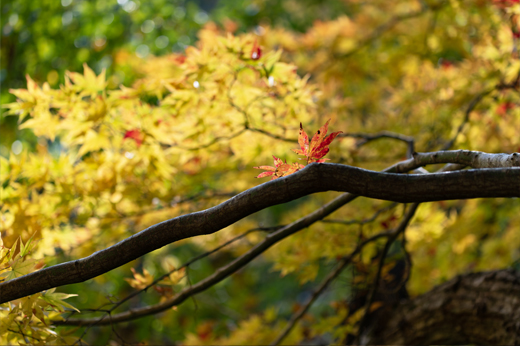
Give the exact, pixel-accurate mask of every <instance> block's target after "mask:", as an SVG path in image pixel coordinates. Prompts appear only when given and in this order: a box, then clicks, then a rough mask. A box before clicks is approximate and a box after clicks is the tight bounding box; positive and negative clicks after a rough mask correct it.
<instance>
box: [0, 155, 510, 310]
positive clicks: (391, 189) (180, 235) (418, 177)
mask: <svg viewBox="0 0 520 346" xmlns="http://www.w3.org/2000/svg"><path fill="white" fill-rule="evenodd" d="M323 191H342V192H349V193H352V194H355V195H359V196H365V197H370V198H376V199H384V200H390V201H396V202H402V203H409V202H429V201H441V200H450V199H466V198H479V197H520V168H519V167H512V168H489V169H472V170H465V171H457V172H444V173H432V174H410V175H406V174H395V173H380V172H374V171H368V170H365V169H361V168H356V167H351V166H346V165H339V164H310V165H308V166H307V167H306V168H305V169H302V170H301V171H299V172H296V173H294V174H291V175H289V176H287V177H283V178H280V179H276V180H273V181H270V182H268V183H265V184H262V185H259V186H256V187H254V188H252V189H249V190H246V191H244V192H242V193H240V194H238V195H236V196H235V197H233V198H231V199H229V200H227V201H226V202H224V203H221V204H220V205H218V206H215V207H213V208H209V209H207V210H204V211H199V212H195V213H191V214H188V215H182V216H179V217H176V218H173V219H170V220H167V221H164V222H161V223H159V224H156V225H154V226H151V227H149V228H147V229H145V230H143V231H141V232H139V233H137V234H135V235H133V236H131V237H129V238H127V239H125V240H123V241H121V242H119V243H117V244H115V245H113V246H111V247H109V248H107V249H104V250H101V251H98V252H96V253H94V254H92V255H90V256H88V257H86V258H82V259H79V260H76V261H71V262H66V263H62V264H58V265H55V266H52V267H49V268H45V269H42V270H39V271H36V272H34V273H30V274H28V275H24V276H22V277H19V278H16V279H13V280H11V281H7V282H4V283H0V303H5V302H8V301H11V300H14V299H17V298H21V297H25V296H28V295H31V294H34V293H37V292H41V291H43V290H46V289H50V288H53V287H58V286H62V285H67V284H72V283H78V282H83V281H85V280H88V279H92V278H94V277H96V276H98V275H101V274H104V273H106V272H108V271H110V270H112V269H115V268H117V267H119V266H121V265H123V264H126V263H128V262H130V261H132V260H134V259H136V258H138V257H141V256H143V255H145V254H147V253H149V252H151V251H154V250H156V249H159V248H161V247H163V246H165V245H167V244H170V243H173V242H175V241H178V240H181V239H185V238H189V237H194V236H198V235H203V234H211V233H214V232H217V231H219V230H221V229H223V228H225V227H227V226H229V225H231V224H233V223H235V222H237V221H238V220H240V219H242V218H244V217H246V216H248V215H251V214H253V213H255V212H257V211H260V210H262V209H264V208H267V207H269V206H273V205H276V204H280V203H286V202H289V201H292V200H295V199H297V198H300V197H303V196H306V195H309V194H311V193H316V192H323Z"/></svg>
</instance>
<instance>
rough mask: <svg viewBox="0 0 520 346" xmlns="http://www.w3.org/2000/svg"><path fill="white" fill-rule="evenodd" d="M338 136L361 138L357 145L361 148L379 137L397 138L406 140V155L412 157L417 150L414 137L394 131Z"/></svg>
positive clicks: (342, 134)
mask: <svg viewBox="0 0 520 346" xmlns="http://www.w3.org/2000/svg"><path fill="white" fill-rule="evenodd" d="M338 137H351V138H359V139H361V141H359V142H358V143H357V144H356V146H357V147H358V148H359V147H361V146H362V145H365V144H366V143H368V142H371V141H375V140H377V139H383V138H391V139H397V140H398V141H402V142H405V143H406V145H407V148H408V149H407V150H406V157H411V156H412V153H413V152H414V151H415V149H414V139H413V137H410V136H405V135H402V134H400V133H394V132H389V131H382V132H378V133H375V134H366V133H341V134H339V135H338Z"/></svg>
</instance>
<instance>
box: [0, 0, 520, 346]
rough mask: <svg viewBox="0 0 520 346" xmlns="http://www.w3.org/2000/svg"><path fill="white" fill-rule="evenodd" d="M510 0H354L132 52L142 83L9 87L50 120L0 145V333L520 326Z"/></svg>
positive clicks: (163, 334) (390, 338) (480, 335)
mask: <svg viewBox="0 0 520 346" xmlns="http://www.w3.org/2000/svg"><path fill="white" fill-rule="evenodd" d="M291 6H304V5H298V4H292V5H291ZM518 15H520V5H519V4H518V3H517V2H516V1H493V2H485V1H462V2H459V1H424V2H423V1H413V0H403V1H399V2H398V3H397V4H396V3H393V2H385V1H379V0H374V1H370V2H368V3H360V2H356V1H353V2H352V3H351V4H349V5H348V16H339V17H337V18H336V19H333V20H329V21H321V22H320V21H318V22H315V23H314V24H313V25H312V26H311V27H310V28H308V30H306V31H304V32H296V31H292V30H288V29H286V28H283V27H280V26H278V27H269V26H267V25H262V27H261V28H256V29H255V32H254V33H252V32H248V33H243V34H237V35H232V34H230V33H229V32H226V31H227V30H226V28H225V27H224V28H223V29H222V28H219V27H218V26H217V25H216V24H214V23H208V24H207V25H206V26H205V27H204V28H203V29H202V30H201V31H200V32H199V41H198V42H197V44H196V45H195V46H191V47H188V48H186V50H185V51H184V52H183V53H172V54H167V55H164V56H157V57H154V56H149V57H147V58H146V59H142V58H138V57H136V56H133V55H132V54H130V53H128V54H125V55H124V56H125V59H121V60H120V61H118V62H117V64H119V66H118V68H121V69H129V70H132V71H134V73H135V75H138V76H141V77H140V78H138V79H136V81H135V82H134V83H133V84H131V85H121V86H117V87H115V86H114V85H111V83H110V82H109V78H110V76H107V74H106V72H105V71H103V70H98V71H97V72H95V71H94V70H92V69H91V67H89V66H88V65H84V67H83V73H79V72H67V73H66V74H65V75H64V82H63V83H62V85H60V86H59V88H53V87H51V85H50V84H48V83H41V82H40V81H36V80H34V79H33V78H32V77H31V76H27V79H26V80H27V86H26V89H12V90H11V93H12V94H13V95H14V96H15V97H16V101H15V102H12V103H9V104H7V105H5V106H4V107H5V108H6V110H7V113H8V114H9V116H13V117H15V118H16V119H17V121H18V123H19V125H18V127H19V129H20V130H21V131H27V132H30V133H31V134H33V135H34V136H35V138H36V140H35V142H34V143H33V144H34V145H32V146H31V144H30V143H24V147H23V150H21V151H20V152H19V153H15V152H14V151H13V152H11V153H10V154H9V156H8V157H0V168H1V171H0V173H1V181H2V186H1V189H2V190H1V194H2V202H1V207H0V210H1V214H2V215H1V221H0V222H1V224H0V227H1V228H0V231H1V236H2V238H1V239H2V243H1V244H0V245H1V248H0V280H1V282H0V302H1V305H0V306H1V308H2V309H1V310H0V340H1V341H2V342H3V343H21V344H31V343H35V344H36V343H41V344H73V343H83V342H91V343H94V344H95V343H103V344H106V343H109V342H112V343H125V342H132V343H135V342H147V343H173V342H178V343H182V344H196V345H202V344H208V345H216V344H222V345H229V344H247V343H249V344H270V343H272V344H298V343H302V342H307V343H349V344H360V343H362V344H375V343H392V344H416V343H417V344H423V343H425V344H426V343H489V344H492V343H496V344H514V343H515V342H517V341H518V340H519V338H520V337H519V334H520V331H519V329H518V327H517V326H516V325H515V324H514V323H515V321H517V320H518V319H519V318H520V306H519V302H518V299H517V298H516V297H518V294H517V293H518V292H519V291H520V275H519V274H518V269H519V261H518V259H519V258H520V256H519V255H520V253H519V250H518V249H519V248H520V237H519V236H518V227H517V225H518V224H519V223H520V215H519V214H518V212H517V211H518V207H519V203H520V201H519V197H520V168H519V166H520V155H519V154H518V151H520V136H519V135H518V134H519V133H520V108H519V107H518V104H519V102H520V99H519V95H518V89H519V87H520V82H519V81H520V60H519V59H518V56H517V55H518V54H517V48H516V47H517V45H518V43H519V42H518V40H519V37H518V35H517V32H518V27H517V16H518ZM410 27H413V28H414V30H410ZM322 124H324V125H322ZM329 124H330V125H331V128H333V129H334V130H337V131H336V132H332V133H330V134H328V135H327V133H328V131H329ZM320 125H322V126H321V127H320V128H319V130H318V131H317V132H316V133H315V134H314V136H313V137H312V138H311V139H310V141H309V136H308V135H307V133H306V132H305V131H304V130H303V128H304V127H305V128H307V129H309V128H318V127H319V126H320ZM297 133H298V137H297V138H296V134H297ZM333 141H334V145H331V144H332V143H333ZM296 145H298V146H299V149H295V146H296ZM291 151H292V152H291ZM416 151H417V152H416ZM294 153H296V154H298V155H300V156H303V157H304V158H303V159H302V160H301V161H300V162H302V163H299V162H292V163H287V161H286V160H289V161H291V159H290V157H291V156H289V155H293V157H294ZM325 155H329V156H328V157H329V158H330V162H333V163H326V162H325V161H326V160H328V159H325V158H324V157H325ZM271 158H274V166H259V165H262V164H265V163H266V162H269V161H270V160H271ZM253 168H260V169H263V170H265V172H262V173H260V174H259V175H257V178H263V177H271V180H272V181H269V182H265V183H264V184H260V185H259V184H258V182H259V181H258V180H256V179H255V175H256V174H255V173H254V169H253ZM466 168H469V169H466ZM282 203H283V205H280V204H282ZM438 285H440V286H438ZM475 297H476V298H475ZM462 317H463V318H462ZM483 321H486V323H483ZM403 325H406V326H407V327H406V328H403V327H402V326H403ZM454 326H455V327H454ZM475 326H478V328H476V327H475ZM491 331H492V332H491Z"/></svg>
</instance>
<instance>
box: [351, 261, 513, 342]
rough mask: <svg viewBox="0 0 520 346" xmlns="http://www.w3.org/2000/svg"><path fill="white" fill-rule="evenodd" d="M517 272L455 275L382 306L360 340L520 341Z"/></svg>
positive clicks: (499, 271)
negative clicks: (394, 304)
mask: <svg viewBox="0 0 520 346" xmlns="http://www.w3.org/2000/svg"><path fill="white" fill-rule="evenodd" d="M519 297H520V273H519V272H518V271H514V270H498V271H492V272H484V273H471V274H467V275H462V276H458V277H456V278H454V279H452V280H450V281H448V282H446V283H444V284H442V285H440V286H437V287H436V288H434V289H432V290H431V291H429V292H427V293H425V294H423V295H422V296H419V297H417V298H415V299H411V300H407V301H405V302H402V303H401V304H399V305H398V306H397V307H396V308H395V309H390V308H389V309H386V311H384V312H383V313H381V314H379V317H378V318H377V320H374V321H373V323H372V327H373V328H372V330H371V331H370V332H369V333H368V334H365V335H364V337H363V338H362V339H361V343H362V344H364V345H378V344H379V345H381V344H387V345H432V344H437V345H439V344H452V345H455V344H459V345H460V344H476V345H519V344H520V322H519V321H520V298H519Z"/></svg>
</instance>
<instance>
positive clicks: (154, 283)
mask: <svg viewBox="0 0 520 346" xmlns="http://www.w3.org/2000/svg"><path fill="white" fill-rule="evenodd" d="M275 228H276V227H273V229H275ZM278 228H279V227H278ZM263 230H264V229H260V228H254V229H250V230H248V231H246V232H244V233H242V234H240V235H238V236H236V237H234V238H232V239H230V240H228V241H227V242H225V243H223V244H221V245H219V246H217V247H216V248H214V249H212V250H210V251H207V252H204V253H202V254H200V255H198V256H195V257H193V258H192V259H190V260H189V261H187V262H186V263H184V264H183V265H181V266H180V267H178V268H175V269H173V270H170V271H169V272H168V273H166V274H163V275H161V276H159V277H158V278H157V279H155V280H154V281H153V282H152V283H151V284H149V285H147V286H146V287H144V288H142V289H140V290H138V291H135V292H132V293H131V294H129V295H128V296H126V297H125V298H123V299H121V300H120V301H119V302H117V303H116V304H115V305H114V306H113V307H112V308H111V309H110V310H109V312H113V311H114V310H115V309H117V308H118V307H119V306H121V304H123V303H124V302H126V301H128V300H130V299H132V298H133V297H135V296H137V295H139V294H141V293H143V292H145V291H147V290H148V289H149V288H150V287H152V286H155V285H157V284H158V283H159V281H161V280H163V279H165V278H167V277H168V276H169V275H171V274H172V273H174V272H176V271H179V270H181V269H182V268H187V267H188V266H190V265H191V264H193V263H195V262H196V261H198V260H200V259H202V258H205V257H208V256H210V255H212V254H214V253H215V252H217V251H220V250H221V249H223V248H224V247H226V246H228V245H230V244H232V243H234V242H235V241H237V240H240V239H242V238H244V237H245V236H246V235H248V234H250V233H253V232H256V231H263Z"/></svg>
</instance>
